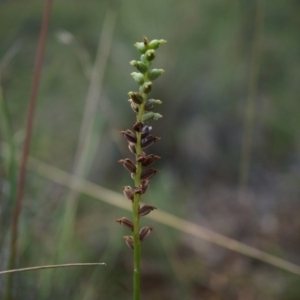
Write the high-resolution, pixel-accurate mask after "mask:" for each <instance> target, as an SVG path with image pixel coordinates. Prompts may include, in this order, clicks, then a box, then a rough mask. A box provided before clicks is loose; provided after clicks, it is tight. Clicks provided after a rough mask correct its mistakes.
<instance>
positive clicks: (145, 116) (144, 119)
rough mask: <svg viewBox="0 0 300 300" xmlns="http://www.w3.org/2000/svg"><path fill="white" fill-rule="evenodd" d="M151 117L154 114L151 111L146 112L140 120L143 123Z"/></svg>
mask: <svg viewBox="0 0 300 300" xmlns="http://www.w3.org/2000/svg"><path fill="white" fill-rule="evenodd" d="M153 117H154V112H152V111H151V112H147V113H145V114H143V116H142V120H143V122H145V121H148V120H152V119H153Z"/></svg>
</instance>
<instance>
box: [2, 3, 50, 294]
mask: <svg viewBox="0 0 300 300" xmlns="http://www.w3.org/2000/svg"><path fill="white" fill-rule="evenodd" d="M51 5H52V0H46V4H45V8H44V14H43V19H42V27H41V31H40V37H39V44H38V50H37V55H36V61H35V67H34V74H33V81H32V87H31V95H30V102H29V107H28V116H27V124H26V134H25V140H24V146H23V153H22V159H21V168H20V174H19V181H18V189H17V196H16V203H15V208H14V213H13V220H12V228H11V241H10V249H9V250H10V251H9V252H10V254H9V260H8V269H14V267H15V264H16V257H17V240H18V227H19V217H20V213H21V209H22V198H23V192H24V185H25V177H26V166H27V160H28V153H29V147H30V140H31V133H32V127H33V118H34V112H35V106H36V99H37V94H38V88H39V83H40V78H41V70H42V65H43V57H44V52H45V45H46V37H47V32H48V25H49V19H50V12H51ZM12 288H13V277H12V274H10V275H9V276H8V279H7V287H6V299H7V300H10V299H13V296H12Z"/></svg>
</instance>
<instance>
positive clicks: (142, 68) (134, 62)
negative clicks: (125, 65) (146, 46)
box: [130, 60, 148, 74]
mask: <svg viewBox="0 0 300 300" xmlns="http://www.w3.org/2000/svg"><path fill="white" fill-rule="evenodd" d="M130 64H131V65H132V66H134V67H135V68H137V69H138V70H139V71H140V72H141V73H143V74H144V73H146V72H147V70H148V67H147V66H146V65H145V64H144V63H143V62H141V61H137V60H132V61H131V62H130Z"/></svg>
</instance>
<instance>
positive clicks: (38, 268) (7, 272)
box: [0, 263, 105, 275]
mask: <svg viewBox="0 0 300 300" xmlns="http://www.w3.org/2000/svg"><path fill="white" fill-rule="evenodd" d="M100 265H102V266H105V263H74V264H62V265H47V266H38V267H29V268H21V269H14V270H7V271H0V275H6V274H11V273H19V272H27V271H35V270H43V269H53V268H67V267H87V266H100Z"/></svg>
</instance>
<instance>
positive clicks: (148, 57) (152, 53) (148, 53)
mask: <svg viewBox="0 0 300 300" xmlns="http://www.w3.org/2000/svg"><path fill="white" fill-rule="evenodd" d="M145 58H146V60H148V61H151V60H153V59H154V58H155V50H153V49H150V50H147V51H146V52H145Z"/></svg>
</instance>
